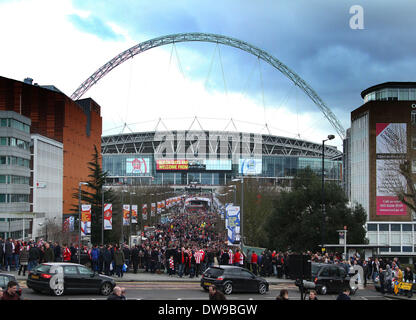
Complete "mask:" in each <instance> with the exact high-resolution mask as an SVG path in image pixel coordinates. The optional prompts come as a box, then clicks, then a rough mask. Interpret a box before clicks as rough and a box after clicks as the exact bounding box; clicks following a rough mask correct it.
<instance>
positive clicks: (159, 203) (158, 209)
mask: <svg viewBox="0 0 416 320" xmlns="http://www.w3.org/2000/svg"><path fill="white" fill-rule="evenodd" d="M161 212H162V203H161V202H160V201H158V202H157V214H160V213H161Z"/></svg>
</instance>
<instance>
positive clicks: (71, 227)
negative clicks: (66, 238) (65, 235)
mask: <svg viewBox="0 0 416 320" xmlns="http://www.w3.org/2000/svg"><path fill="white" fill-rule="evenodd" d="M74 230H75V218H74V217H73V216H70V217H69V232H74Z"/></svg>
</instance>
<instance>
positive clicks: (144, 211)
mask: <svg viewBox="0 0 416 320" xmlns="http://www.w3.org/2000/svg"><path fill="white" fill-rule="evenodd" d="M142 217H143V220H147V203H145V204H144V205H143V206H142Z"/></svg>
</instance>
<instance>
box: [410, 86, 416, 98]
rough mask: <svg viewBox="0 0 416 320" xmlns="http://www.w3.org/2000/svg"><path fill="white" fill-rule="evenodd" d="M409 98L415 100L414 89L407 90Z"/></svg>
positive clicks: (415, 93)
mask: <svg viewBox="0 0 416 320" xmlns="http://www.w3.org/2000/svg"><path fill="white" fill-rule="evenodd" d="M409 100H416V89H413V88H412V89H410V90H409Z"/></svg>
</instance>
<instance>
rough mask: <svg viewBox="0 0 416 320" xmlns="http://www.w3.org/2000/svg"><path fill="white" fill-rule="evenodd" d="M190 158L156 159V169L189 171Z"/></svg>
mask: <svg viewBox="0 0 416 320" xmlns="http://www.w3.org/2000/svg"><path fill="white" fill-rule="evenodd" d="M188 168H189V162H188V160H156V170H167V171H184V170H185V171H187V170H188Z"/></svg>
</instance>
